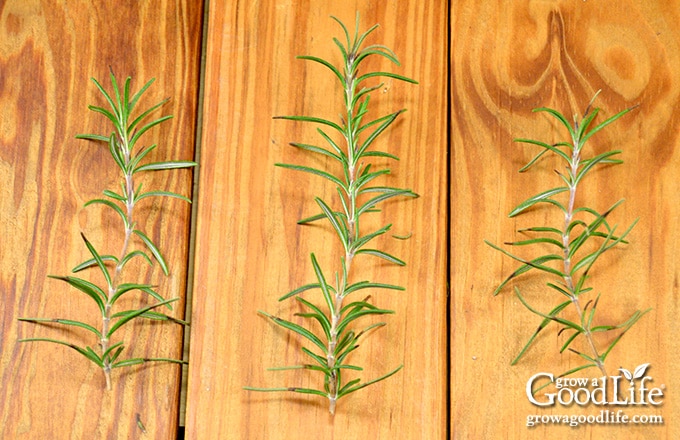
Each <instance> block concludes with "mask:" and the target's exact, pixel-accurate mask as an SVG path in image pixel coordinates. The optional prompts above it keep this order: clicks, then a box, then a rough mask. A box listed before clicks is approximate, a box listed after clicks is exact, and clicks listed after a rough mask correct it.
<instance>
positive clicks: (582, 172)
mask: <svg viewBox="0 0 680 440" xmlns="http://www.w3.org/2000/svg"><path fill="white" fill-rule="evenodd" d="M617 154H621V150H615V151H607V152H606V153H602V154H598V155H597V156H595V157H594V158H592V159H590V160H589V161H588V162H586V163H585V164H584V167H583V168H581V169H580V170H579V172H578V174H577V175H576V178H575V179H574V185H578V183H579V182H580V181H581V179H583V176H585V175H586V173H588V171H590V170H591V169H592V168H593V167H594V166H595V165H597V164H598V163H601V162H602V161H604V160H607V159H609V158H610V157H612V156H615V155H617ZM584 162H585V161H584Z"/></svg>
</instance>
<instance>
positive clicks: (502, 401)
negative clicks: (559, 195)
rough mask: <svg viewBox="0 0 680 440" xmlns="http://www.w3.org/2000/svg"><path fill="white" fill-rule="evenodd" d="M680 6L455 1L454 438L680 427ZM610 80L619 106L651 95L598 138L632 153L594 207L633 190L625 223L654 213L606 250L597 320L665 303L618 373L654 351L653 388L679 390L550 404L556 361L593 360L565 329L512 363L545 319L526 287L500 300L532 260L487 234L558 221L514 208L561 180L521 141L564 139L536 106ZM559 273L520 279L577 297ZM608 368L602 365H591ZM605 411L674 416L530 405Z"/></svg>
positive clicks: (587, 187) (628, 344)
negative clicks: (534, 160) (583, 420)
mask: <svg viewBox="0 0 680 440" xmlns="http://www.w3.org/2000/svg"><path fill="white" fill-rule="evenodd" d="M679 6H680V5H679V4H678V2H675V1H674V2H665V1H652V2H648V1H633V0H630V1H621V2H616V3H612V2H596V1H587V2H584V1H559V2H496V1H482V2H480V1H461V2H454V3H453V10H452V17H453V19H452V20H453V21H452V40H451V44H452V69H453V72H452V78H451V80H452V96H451V99H452V109H453V110H452V121H451V123H452V141H453V154H452V157H451V161H452V186H451V191H452V203H453V204H454V206H455V209H454V210H453V212H454V214H453V216H452V234H453V235H452V243H451V255H452V261H451V279H452V281H451V286H452V298H453V300H452V304H451V316H452V323H453V332H452V335H451V344H452V350H451V351H452V360H451V362H452V369H451V386H452V390H453V394H452V399H453V404H452V419H451V431H452V437H453V438H461V439H463V438H508V439H519V438H522V439H528V438H541V439H546V438H559V439H567V438H574V439H575V438H598V439H609V438H611V439H614V438H623V437H625V438H631V439H632V438H666V439H672V438H678V437H679V436H680V430H679V429H678V424H677V423H676V422H675V420H674V417H675V416H676V415H677V414H679V413H680V411H679V410H680V408H679V407H678V405H679V401H678V399H675V398H673V397H672V396H673V394H674V390H676V389H678V387H680V382H679V381H678V378H677V375H675V374H674V371H675V367H676V366H677V361H678V354H677V353H678V338H677V336H676V335H677V334H678V330H679V326H678V320H677V319H676V316H678V311H679V310H678V308H679V303H678V299H677V298H678V296H677V295H678V283H677V279H678V260H677V255H676V254H677V251H676V250H677V247H678V238H677V236H676V235H675V234H674V232H675V231H676V229H677V222H676V219H677V218H678V216H679V215H680V212H679V209H680V208H679V207H680V204H679V203H678V201H679V199H678V194H680V192H679V191H678V179H677V175H678V170H680V168H679V167H680V162H679V161H680V148H678V132H679V130H678V129H679V128H680V127H679V124H680V119H679V118H678V117H677V116H676V115H675V114H674V112H673V110H672V109H674V108H677V106H678V104H679V103H678V99H679V95H680V89H679V88H678V86H677V84H678V80H679V79H680V78H679V73H678V72H680V51H679V47H680V45H679V43H680V32H679V31H678V26H677V24H678V23H679V22H680V14H679V12H678V11H680V7H679ZM599 89H601V90H602V93H601V94H600V96H599V98H598V100H597V103H596V104H597V105H598V106H600V107H601V108H602V114H603V115H606V116H611V115H613V114H615V113H616V112H618V111H620V110H622V109H624V108H626V107H628V106H631V105H635V104H639V105H640V107H639V108H637V109H636V110H635V111H634V112H633V113H631V114H629V115H626V116H625V117H624V119H623V120H621V121H619V122H618V123H616V125H615V126H611V127H610V128H608V129H606V130H604V131H603V132H601V133H600V134H598V135H597V136H596V138H593V142H592V145H591V147H592V148H594V150H595V151H598V152H602V151H606V150H605V149H609V148H620V149H622V150H623V159H624V161H625V163H624V164H623V165H619V166H616V167H609V168H603V169H601V170H599V171H597V172H595V173H594V174H593V175H590V176H589V177H588V178H587V179H586V180H585V181H584V182H583V184H582V185H583V192H582V193H581V195H579V196H578V203H584V202H585V203H588V204H590V205H591V206H594V207H596V208H597V209H600V210H604V209H606V208H607V207H608V206H609V205H611V204H612V203H614V202H615V201H616V200H618V199H619V198H622V197H624V198H626V202H625V204H624V205H623V206H622V207H621V208H619V209H617V210H616V211H615V212H614V213H613V214H612V217H611V218H610V221H611V222H612V223H616V224H619V228H623V227H625V226H627V225H628V224H630V223H631V222H632V221H633V220H634V219H635V218H639V219H640V222H639V223H638V225H637V226H636V227H635V229H634V230H633V232H632V235H631V236H630V241H631V243H630V245H628V246H624V247H622V248H620V249H619V250H617V251H612V252H611V253H610V254H609V255H606V256H605V257H604V258H603V260H602V261H601V264H600V266H599V267H595V269H594V270H593V271H592V272H591V275H592V286H593V287H594V288H595V289H594V292H595V293H599V292H601V293H602V298H601V300H600V303H599V308H598V313H597V315H598V317H596V319H600V320H602V321H601V322H603V323H617V322H621V321H623V320H624V319H626V317H627V316H629V315H630V314H631V313H632V312H633V311H634V310H636V309H645V308H647V307H652V308H653V310H652V311H651V312H650V313H649V314H648V315H646V316H645V317H644V318H643V319H642V320H641V321H640V322H639V323H638V324H637V325H636V326H635V327H633V329H632V330H631V331H630V333H629V334H627V335H626V336H625V337H624V338H623V339H622V341H621V343H620V344H619V345H618V346H617V347H616V348H615V349H614V350H613V352H612V354H611V355H610V357H609V358H608V361H607V364H608V370H609V371H608V374H609V375H616V374H620V373H619V372H618V371H617V369H618V368H619V367H624V368H626V369H629V370H631V371H632V369H633V368H635V367H636V366H638V365H641V364H643V363H647V362H649V363H651V367H650V369H649V370H648V372H647V374H648V375H649V376H651V377H652V378H653V382H652V383H651V384H649V386H653V387H661V388H663V389H664V390H665V396H664V399H663V404H662V405H659V406H656V407H652V406H651V405H646V406H628V407H616V406H613V405H609V406H607V407H597V406H594V405H592V404H591V405H586V406H583V407H580V406H579V405H572V406H571V407H565V406H562V405H559V404H558V405H556V406H553V407H548V408H539V407H537V406H534V405H532V404H531V403H530V402H529V401H528V399H527V397H526V395H525V386H526V382H527V380H528V379H529V377H531V376H532V375H533V374H535V373H538V372H543V371H547V372H553V373H561V372H564V371H565V370H567V369H569V368H573V367H575V366H577V365H579V364H580V362H579V360H578V359H576V358H575V356H574V355H573V354H570V353H569V354H568V353H565V354H564V355H562V356H560V355H559V354H558V353H557V351H558V349H559V347H560V346H561V343H562V342H563V341H564V336H562V337H557V334H556V331H555V329H554V328H553V329H552V331H550V332H548V333H545V334H543V336H542V338H539V340H538V342H537V344H536V346H534V347H533V348H532V349H531V350H530V352H529V353H528V354H527V356H526V358H525V359H524V360H522V361H521V362H520V363H519V364H518V365H516V366H513V367H511V366H510V361H511V360H512V359H513V358H514V357H515V356H516V355H517V354H518V352H519V350H520V349H521V347H522V346H523V345H524V343H525V341H526V340H527V338H528V337H529V336H530V334H531V332H533V331H534V330H535V329H536V327H537V326H538V324H539V322H540V320H537V318H536V316H535V315H532V314H531V313H530V312H528V311H527V310H526V309H525V308H524V307H523V306H522V305H521V304H520V303H519V301H518V300H517V299H516V297H514V296H513V294H512V292H511V288H509V289H506V290H505V291H504V292H503V293H502V294H501V295H499V297H496V298H493V297H492V296H491V293H492V292H493V290H494V289H495V287H496V286H497V285H498V284H499V282H500V281H502V279H503V278H504V277H506V276H508V275H509V274H510V273H511V272H512V270H513V269H514V268H515V267H517V266H516V264H513V262H511V261H510V260H509V259H508V258H506V257H505V256H503V255H501V254H500V253H499V252H496V251H494V250H493V249H491V248H490V247H488V246H486V245H485V244H484V243H483V240H484V239H487V240H490V241H492V242H494V243H496V244H501V243H502V242H503V241H509V240H515V239H517V238H518V237H519V234H517V233H516V232H515V231H516V230H517V229H519V228H522V227H527V226H534V225H536V224H537V223H542V222H551V221H555V219H556V217H555V216H554V215H553V214H554V213H555V212H554V211H550V210H549V209H547V208H544V209H540V210H536V211H535V212H534V213H532V214H531V215H527V216H520V217H518V218H514V219H509V218H508V217H507V214H508V213H509V212H510V210H511V209H512V208H513V207H514V206H515V205H517V204H518V203H519V202H521V201H522V200H524V199H526V198H527V197H528V196H530V195H533V194H535V193H537V192H539V190H541V189H548V188H550V187H554V186H558V185H559V181H558V180H559V178H558V177H557V176H556V175H555V173H554V172H553V171H552V170H553V168H555V167H556V166H557V165H556V162H553V161H543V162H542V163H541V164H540V165H539V166H538V167H537V168H536V169H535V170H533V171H530V172H528V173H526V174H519V173H518V172H517V170H518V169H519V168H520V167H521V166H522V165H524V164H525V163H526V162H527V161H528V160H529V159H531V157H532V153H535V151H532V150H531V148H527V147H525V146H522V145H519V144H514V143H513V142H512V139H513V138H515V137H531V138H536V139H543V140H546V141H548V142H557V141H559V140H562V139H563V138H564V135H565V133H564V131H561V130H559V128H558V127H557V126H556V125H555V124H553V123H552V122H551V120H550V119H549V118H547V117H546V116H545V115H542V114H536V113H532V112H531V109H532V108H535V107H539V106H550V107H553V108H556V109H558V110H560V111H561V112H563V113H565V114H566V115H567V116H568V117H570V116H571V115H572V114H575V113H582V112H583V110H584V109H585V105H586V104H587V102H588V101H589V100H590V98H591V97H592V96H593V95H594V93H595V92H596V91H597V90H599ZM602 120H604V119H600V121H602ZM591 151H592V150H591ZM558 217H559V213H558ZM558 226H559V224H558ZM619 230H621V229H619ZM523 255H526V256H528V255H527V254H526V253H525V254H523ZM544 281H545V280H544V279H543V278H541V277H538V276H535V277H526V278H524V279H518V281H517V282H516V283H515V286H518V287H519V288H521V289H522V291H523V292H524V293H525V295H526V296H527V298H529V300H530V301H532V303H533V304H534V305H535V306H536V307H538V308H540V309H541V310H544V311H547V310H549V309H550V308H551V306H553V305H555V304H557V303H558V301H560V300H561V298H556V297H555V296H554V295H553V293H552V291H550V290H549V289H546V288H545V287H544ZM546 331H547V330H546ZM599 375H600V373H598V372H591V370H586V371H584V372H582V373H577V374H576V375H575V376H578V377H599ZM636 383H637V384H638V389H639V382H636ZM624 384H625V381H624ZM627 391H628V390H627V385H626V389H625V390H624V392H627ZM602 409H606V410H613V411H615V412H616V411H618V410H619V409H622V410H623V411H624V413H626V414H628V415H629V416H630V417H632V416H634V415H636V414H642V415H649V414H658V415H661V416H663V418H664V424H663V425H643V424H637V425H635V424H628V425H612V424H609V425H606V424H600V425H598V424H587V425H585V426H580V427H579V428H577V429H574V428H572V427H569V426H568V425H565V424H559V425H538V426H535V427H532V428H529V427H527V426H526V425H527V416H529V415H533V414H538V415H561V414H569V415H598V414H599V413H600V410H602Z"/></svg>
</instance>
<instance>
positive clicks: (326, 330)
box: [295, 296, 331, 339]
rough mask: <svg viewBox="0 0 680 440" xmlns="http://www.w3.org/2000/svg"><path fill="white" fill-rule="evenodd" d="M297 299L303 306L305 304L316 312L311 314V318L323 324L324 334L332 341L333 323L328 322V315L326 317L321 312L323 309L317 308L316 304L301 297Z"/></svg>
mask: <svg viewBox="0 0 680 440" xmlns="http://www.w3.org/2000/svg"><path fill="white" fill-rule="evenodd" d="M295 299H297V300H298V301H300V302H301V303H302V304H304V305H305V306H307V307H308V308H309V309H311V310H312V311H313V312H314V313H312V314H310V315H309V316H310V317H312V318H314V319H316V320H317V321H319V324H321V328H322V329H323V331H324V333H325V334H326V337H327V338H329V339H330V337H331V323H330V321H329V320H328V318H327V317H326V315H324V313H323V312H322V311H321V309H320V308H318V307H317V306H315V305H314V304H312V303H310V302H309V301H307V300H306V299H304V298H302V297H300V296H297V297H295Z"/></svg>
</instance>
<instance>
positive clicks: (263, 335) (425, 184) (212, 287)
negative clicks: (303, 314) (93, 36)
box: [187, 0, 447, 439]
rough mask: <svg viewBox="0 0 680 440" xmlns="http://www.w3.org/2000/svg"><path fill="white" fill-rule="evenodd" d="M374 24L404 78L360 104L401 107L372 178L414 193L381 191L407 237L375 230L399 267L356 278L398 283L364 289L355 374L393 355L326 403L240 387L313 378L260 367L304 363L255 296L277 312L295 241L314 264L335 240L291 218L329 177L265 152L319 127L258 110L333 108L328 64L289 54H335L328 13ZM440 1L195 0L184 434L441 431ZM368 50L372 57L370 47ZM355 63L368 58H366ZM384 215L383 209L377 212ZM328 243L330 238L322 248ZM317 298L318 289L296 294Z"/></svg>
mask: <svg viewBox="0 0 680 440" xmlns="http://www.w3.org/2000/svg"><path fill="white" fill-rule="evenodd" d="M355 11H359V12H360V14H361V27H362V29H366V28H367V27H368V26H371V25H373V24H375V23H379V24H380V28H379V29H378V30H377V31H376V32H375V34H374V35H372V36H371V37H370V43H376V44H385V45H387V46H388V47H390V48H391V49H393V50H394V51H395V52H396V54H397V56H398V57H399V59H400V60H401V61H402V66H403V67H400V68H398V67H395V68H393V67H392V66H388V65H385V64H380V65H377V64H372V65H371V66H372V68H375V67H376V66H382V67H383V68H389V69H391V70H393V71H395V72H397V73H400V74H404V75H407V76H410V77H413V78H416V79H417V80H418V81H420V85H418V86H412V85H408V84H403V83H399V82H396V81H387V82H386V83H385V86H384V87H383V88H382V89H381V90H380V91H379V92H378V93H376V96H375V97H374V98H375V99H374V100H373V102H374V103H375V108H374V111H375V112H376V113H375V114H376V115H377V114H385V113H387V112H390V111H394V110H397V109H399V108H402V107H405V108H408V112H406V113H405V114H404V115H403V117H402V118H401V121H400V122H398V123H396V124H395V125H394V126H393V127H392V128H391V129H390V130H389V133H388V134H386V135H385V137H384V138H383V140H382V143H381V144H380V146H379V147H378V148H380V149H386V150H387V151H390V152H392V153H395V154H398V155H399V156H400V157H401V161H399V162H394V163H391V164H390V165H391V167H392V174H391V175H390V176H389V178H386V179H385V180H384V182H383V183H384V184H389V185H395V186H402V187H410V188H413V189H414V190H415V191H416V192H418V193H420V194H421V197H420V199H417V200H411V201H400V202H395V203H390V204H388V205H386V206H385V211H384V214H381V219H380V220H381V221H386V219H389V220H390V221H392V222H393V223H394V229H393V231H394V233H395V234H399V235H408V234H412V237H411V239H410V240H406V241H399V240H394V239H389V238H386V239H385V240H382V241H381V242H380V246H384V248H385V249H386V250H389V251H391V252H394V253H395V254H396V255H399V256H400V257H403V259H404V260H406V261H407V264H408V265H407V266H406V267H405V268H399V267H387V266H384V265H377V266H375V267H372V268H369V269H367V270H365V272H364V273H363V274H362V275H364V276H365V278H367V279H374V280H382V281H389V282H392V283H396V284H400V285H403V286H405V287H406V291H405V292H403V293H390V292H376V293H375V294H374V295H373V298H374V299H375V301H376V303H377V304H378V305H379V306H382V307H388V308H391V309H394V310H395V311H396V314H395V315H393V316H390V317H388V319H387V322H388V325H387V326H386V327H385V328H382V329H380V331H378V332H375V333H374V334H373V335H371V336H370V337H369V338H368V339H366V341H365V342H364V343H363V344H362V346H361V347H360V348H359V350H358V351H357V353H356V356H355V357H354V358H353V362H355V363H357V364H358V365H362V366H363V367H364V368H365V371H364V373H363V377H364V380H368V379H370V378H372V377H377V376H379V375H381V374H384V373H386V372H387V371H389V370H391V369H393V368H395V367H396V366H398V365H400V364H402V363H403V364H404V369H403V370H402V371H401V372H399V373H398V374H397V375H395V376H393V377H392V378H390V379H389V380H387V381H384V382H382V383H380V384H377V385H373V386H371V387H368V388H366V389H364V390H362V391H360V392H357V393H356V394H354V395H352V396H350V397H348V398H346V399H344V400H342V401H341V402H340V403H339V406H338V410H337V414H336V416H335V418H332V417H331V416H330V415H329V413H328V405H327V402H326V401H324V400H323V399H320V398H314V397H305V396H302V397H301V396H300V395H296V394H292V393H283V394H257V393H253V392H246V391H244V390H243V387H244V386H246V385H250V386H263V387H275V386H287V385H291V386H292V385H296V386H312V385H315V386H320V385H318V383H317V384H313V383H312V382H311V381H312V380H315V379H318V376H317V377H314V376H313V375H312V374H308V373H307V372H299V373H294V372H270V371H267V370H266V369H267V368H269V367H275V366H281V365H292V364H296V363H301V362H306V361H305V360H304V358H302V357H301V352H300V349H299V346H300V341H299V339H297V338H295V337H292V336H291V335H289V334H287V333H286V332H284V331H282V330H281V329H280V328H275V327H274V326H273V325H272V323H271V322H268V321H267V320H266V319H264V318H263V317H262V316H259V315H258V314H257V311H258V310H266V311H268V312H270V313H273V314H277V315H280V316H282V317H284V318H288V319H293V316H292V315H293V313H295V312H296V311H299V310H297V308H296V307H293V306H291V305H290V304H288V303H278V302H277V299H278V298H279V297H280V296H282V295H283V294H285V293H286V292H288V291H289V290H292V289H293V288H296V287H298V286H300V285H302V284H305V283H309V282H311V281H312V280H313V276H314V272H313V270H312V267H311V264H310V259H309V254H310V253H311V252H315V253H316V254H317V256H318V257H319V260H320V264H321V265H322V267H324V270H325V271H326V272H327V273H332V271H334V270H337V269H335V266H334V265H333V261H337V248H338V246H339V245H340V244H339V242H338V241H337V239H336V238H335V237H333V235H332V232H331V231H330V230H328V229H327V228H325V227H301V226H299V225H296V221H297V220H299V219H300V218H302V217H304V216H307V215H311V214H314V213H316V209H318V208H316V209H315V203H314V201H313V198H314V197H315V196H323V197H326V198H330V199H332V197H333V194H334V193H335V188H333V187H332V186H329V185H325V184H323V182H322V181H321V179H319V178H315V177H314V176H309V175H301V174H300V173H296V172H294V171H291V170H284V169H280V168H275V167H274V163H276V162H288V163H300V164H308V165H311V164H315V163H316V164H318V163H319V162H318V161H317V162H315V159H314V158H310V157H309V156H308V155H306V154H304V153H301V152H300V151H296V150H295V149H293V148H291V147H289V146H288V143H289V142H293V141H297V142H307V143H317V142H321V140H320V138H319V135H318V134H317V133H316V132H315V127H311V126H304V125H302V124H299V123H294V122H289V121H281V120H272V116H274V115H289V114H311V115H320V116H323V117H326V118H330V119H333V120H336V119H337V116H336V115H338V114H339V113H340V112H341V109H342V107H341V105H342V98H341V95H339V92H340V90H339V89H338V86H337V84H335V82H334V78H333V76H332V75H331V74H329V72H328V71H327V70H326V69H324V68H323V67H320V66H318V65H312V64H311V63H309V62H304V61H301V60H296V59H295V56H296V55H304V54H308V55H317V56H321V57H324V58H329V59H331V60H334V61H337V60H338V59H339V54H338V53H337V47H336V46H335V45H334V44H333V43H332V38H333V37H338V38H341V37H342V33H341V32H342V31H341V29H340V28H339V26H337V24H335V22H334V21H333V20H331V18H330V15H335V16H337V17H338V18H339V19H341V20H342V21H343V22H345V23H346V24H347V25H348V26H349V27H350V29H352V28H353V24H354V18H355ZM446 17H447V14H446V8H445V4H444V3H443V2H435V1H433V2H399V3H398V4H397V3H396V2H378V1H357V2H353V1H350V2H344V3H342V5H341V6H340V4H339V3H338V2H334V3H333V5H332V6H331V5H330V3H329V2H325V1H312V2H291V1H284V0H277V1H273V0H272V1H263V2H259V3H257V4H255V3H249V2H213V3H212V4H211V6H210V17H209V31H208V32H209V33H208V47H207V52H206V59H207V66H206V78H205V105H204V123H203V133H204V135H203V139H202V152H201V160H202V163H203V166H202V169H201V175H200V190H199V192H200V200H199V208H198V226H197V233H196V237H197V238H196V259H195V261H196V267H195V275H196V276H195V281H194V301H193V317H194V318H193V327H192V338H191V367H190V377H189V392H188V397H189V402H188V407H187V437H188V438H235V439H236V438H249V439H284V438H320V437H323V438H328V437H335V438H363V437H365V436H366V435H367V433H370V436H371V437H372V438H394V433H395V432H399V438H401V439H423V438H427V439H437V438H444V436H445V430H446V426H445V425H446V423H445V420H446V409H445V402H446V394H445V393H446V379H445V377H446V372H445V364H446V356H445V353H446V323H445V311H446V294H445V278H446V269H445V258H446V245H445V243H446V232H445V230H446V227H445V225H446V223H445V221H446V214H445V212H446V209H445V208H446V192H447V189H446V184H445V169H446V166H447V164H446V128H445V127H446V120H445V115H446V113H445V112H446V96H445V90H446V69H447V68H446V46H445V44H444V41H445V40H446ZM376 61H377V60H376ZM366 69H369V67H368V66H367V67H366ZM383 215H384V217H383ZM333 250H336V251H335V252H334V251H333ZM310 299H311V300H313V301H314V302H317V300H318V298H316V299H315V298H314V297H313V296H310Z"/></svg>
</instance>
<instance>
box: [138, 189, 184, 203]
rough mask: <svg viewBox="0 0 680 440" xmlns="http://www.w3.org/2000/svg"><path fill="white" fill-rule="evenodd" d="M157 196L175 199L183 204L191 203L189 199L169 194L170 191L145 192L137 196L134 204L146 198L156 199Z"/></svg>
mask: <svg viewBox="0 0 680 440" xmlns="http://www.w3.org/2000/svg"><path fill="white" fill-rule="evenodd" d="M157 196H166V197H173V198H175V199H180V200H184V201H185V202H189V203H191V199H189V198H187V197H185V196H183V195H180V194H177V193H174V192H171V191H149V192H145V193H142V194H139V195H138V196H137V197H135V203H136V202H139V201H140V200H142V199H145V198H147V197H157Z"/></svg>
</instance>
